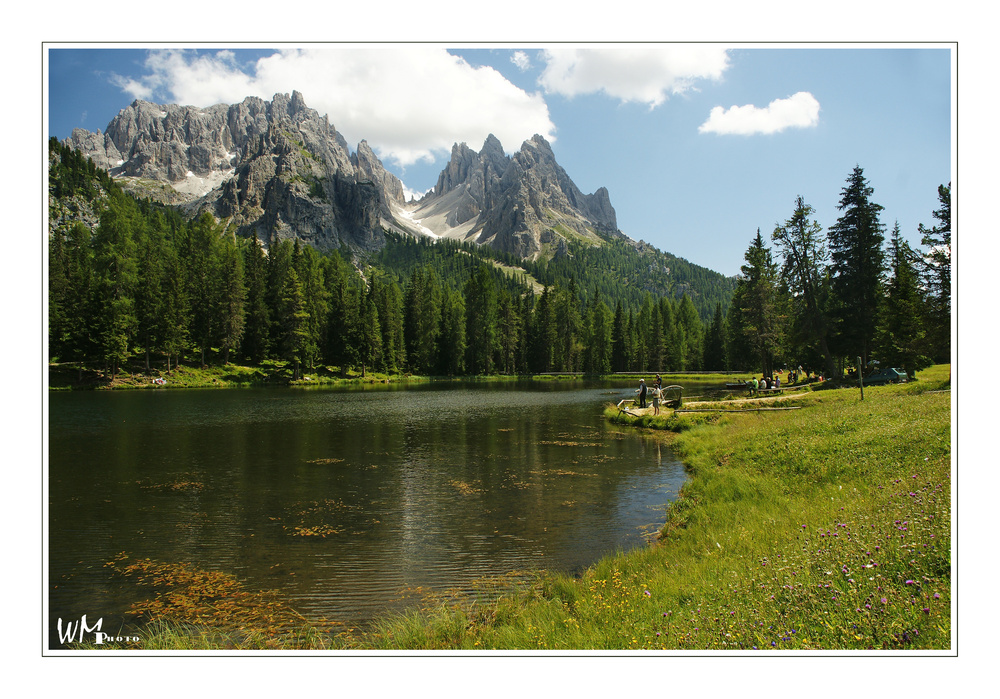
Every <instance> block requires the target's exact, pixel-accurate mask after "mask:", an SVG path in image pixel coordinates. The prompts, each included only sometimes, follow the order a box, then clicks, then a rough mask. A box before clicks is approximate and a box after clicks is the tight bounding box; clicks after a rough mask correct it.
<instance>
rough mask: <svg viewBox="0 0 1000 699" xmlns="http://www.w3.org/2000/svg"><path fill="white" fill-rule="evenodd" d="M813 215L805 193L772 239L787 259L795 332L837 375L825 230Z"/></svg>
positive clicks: (785, 270)
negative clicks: (830, 337) (831, 332)
mask: <svg viewBox="0 0 1000 699" xmlns="http://www.w3.org/2000/svg"><path fill="white" fill-rule="evenodd" d="M812 215H813V208H812V207H811V206H809V205H808V204H806V203H805V200H804V199H803V198H802V197H801V196H798V197H796V198H795V210H794V211H793V212H792V216H791V218H789V219H788V220H787V221H785V224H784V225H783V226H776V227H775V229H774V233H773V234H772V235H771V239H772V240H773V241H774V243H775V245H776V246H777V248H778V251H779V252H780V253H781V255H782V257H783V259H784V265H783V266H782V276H783V278H784V280H785V282H786V284H787V285H788V287H789V290H790V292H791V296H792V299H793V302H792V303H793V310H792V318H793V323H792V325H793V334H795V335H796V336H797V337H798V338H800V342H801V343H802V344H804V345H806V346H807V347H810V348H815V350H817V351H818V352H819V353H820V354H821V355H822V357H823V362H824V365H825V367H826V372H827V375H828V376H833V375H834V374H835V366H834V361H833V353H832V352H831V351H830V344H829V340H828V337H829V332H830V320H829V318H828V313H827V306H828V303H829V296H830V284H829V275H828V274H827V270H826V260H827V258H828V254H827V251H826V248H825V246H824V244H823V237H822V232H823V229H822V227H821V226H820V225H819V223H818V222H816V221H814V220H811V216H812Z"/></svg>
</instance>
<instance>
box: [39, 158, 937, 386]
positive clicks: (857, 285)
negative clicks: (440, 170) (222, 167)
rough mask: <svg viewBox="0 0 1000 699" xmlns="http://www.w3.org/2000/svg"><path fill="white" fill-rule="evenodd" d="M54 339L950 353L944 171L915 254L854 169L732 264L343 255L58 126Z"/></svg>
mask: <svg viewBox="0 0 1000 699" xmlns="http://www.w3.org/2000/svg"><path fill="white" fill-rule="evenodd" d="M50 163H51V167H50V182H49V195H50V198H49V214H50V222H49V231H50V237H49V289H48V293H49V353H50V358H51V360H52V361H53V362H60V363H69V364H76V365H78V366H81V367H83V366H86V367H90V368H94V369H101V370H103V371H106V372H108V373H110V374H111V375H114V374H115V373H116V372H117V371H118V370H119V369H120V368H122V367H125V366H129V367H131V368H132V369H133V370H134V369H135V368H137V367H138V368H141V369H144V370H147V371H150V370H153V369H156V370H159V369H161V368H166V369H168V370H169V368H170V366H171V365H176V364H177V363H197V364H199V365H206V364H225V363H228V362H238V363H249V364H252V365H253V364H260V363H261V362H264V361H268V360H271V361H274V360H277V361H281V362H286V363H287V366H288V367H289V371H290V374H291V376H292V378H298V377H300V376H301V375H302V373H303V372H304V371H311V370H313V369H314V368H316V367H318V366H323V367H326V368H327V370H328V371H329V370H333V371H339V372H340V373H341V374H343V375H348V374H350V373H352V372H354V373H356V372H360V373H365V372H367V371H377V372H384V373H416V374H423V375H463V374H476V375H478V374H493V373H506V374H525V373H539V372H583V373H589V374H606V373H609V372H614V371H649V372H654V371H658V372H676V371H697V370H741V371H754V372H761V371H762V372H763V373H765V374H770V373H772V372H774V371H776V370H778V369H780V368H782V367H789V368H792V367H797V366H799V365H804V366H805V368H807V369H812V370H814V371H816V372H823V373H825V374H826V375H828V376H840V375H841V374H842V373H843V371H844V369H845V367H853V366H855V365H856V364H857V361H856V360H857V359H858V358H860V359H861V364H862V367H864V368H865V369H870V368H871V367H874V366H875V365H876V363H881V365H882V366H886V365H889V366H894V367H903V368H905V369H906V370H907V373H909V374H910V375H911V376H912V374H913V372H915V371H918V370H920V369H922V368H923V367H925V366H927V365H929V364H930V363H931V362H947V361H949V360H950V354H951V345H950V328H951V227H950V224H951V189H950V186H945V185H941V187H940V188H939V191H938V195H939V200H940V203H941V208H940V209H938V210H936V211H934V212H933V216H934V217H935V219H936V220H937V225H935V226H934V227H931V228H925V227H924V226H921V227H920V233H921V234H922V242H923V244H924V245H925V246H926V247H927V250H926V251H925V252H922V253H921V252H918V251H915V250H913V249H912V248H911V247H910V246H909V245H908V244H907V243H906V242H905V241H904V240H903V238H902V235H901V233H900V231H899V228H898V225H897V226H896V227H895V228H894V230H893V232H892V236H891V238H890V240H889V241H888V244H887V243H886V241H885V236H884V230H885V226H884V225H883V224H882V223H881V220H880V215H881V212H882V207H881V206H880V205H878V204H876V203H875V202H874V201H873V199H872V197H873V192H874V188H873V187H872V186H871V185H870V184H869V183H868V182H867V180H866V179H865V178H864V175H863V171H862V170H861V169H860V168H856V169H855V171H854V172H853V173H852V174H851V176H850V177H849V178H848V180H847V185H846V186H845V188H844V190H843V191H842V193H841V203H840V206H839V208H840V210H841V211H842V212H843V215H842V216H841V218H839V219H838V220H837V222H836V223H835V224H834V225H833V226H831V227H830V228H829V229H828V231H827V233H826V234H825V235H824V233H823V228H822V226H820V224H819V223H818V222H817V221H815V220H813V218H812V214H813V209H812V207H811V206H809V205H808V204H806V203H805V202H804V201H803V200H802V198H801V197H799V198H798V199H796V201H795V206H794V209H793V211H792V214H791V217H790V218H789V219H788V220H787V221H786V222H785V223H784V224H783V225H778V226H776V227H775V230H774V231H773V233H772V234H771V236H770V239H771V241H772V242H773V243H774V245H775V250H774V252H775V254H774V255H772V249H771V248H770V247H768V245H767V242H766V239H765V237H764V236H763V235H761V234H760V232H759V231H758V233H757V236H756V238H754V239H753V241H752V242H751V243H750V246H749V247H748V249H747V251H746V255H745V259H746V264H745V265H744V266H743V267H742V268H741V274H740V275H739V276H738V277H737V278H736V279H727V278H724V277H722V276H721V275H718V274H716V273H714V272H711V271H710V270H706V269H704V268H701V267H698V266H696V265H692V264H690V263H688V262H686V261H684V260H680V259H678V258H675V257H673V256H670V255H668V254H666V253H662V252H660V251H657V250H654V249H652V248H650V247H649V246H646V245H644V244H634V243H631V242H630V241H625V240H619V239H611V240H606V241H605V244H604V245H601V246H594V245H585V244H575V243H571V244H569V245H567V246H565V248H563V249H562V250H561V251H560V252H558V253H557V254H556V255H555V256H554V257H553V258H552V259H551V260H548V261H539V262H526V261H522V260H520V259H517V258H515V257H513V256H510V255H506V254H504V253H501V252H498V251H496V250H493V249H491V248H486V247H477V246H475V245H472V244H462V243H457V242H454V241H445V240H442V241H438V242H433V243H432V242H430V241H428V240H426V239H420V240H417V239H413V238H408V237H402V236H397V235H395V234H392V233H388V232H387V233H386V245H385V246H384V247H383V248H382V249H380V250H379V251H378V252H373V253H368V254H367V255H366V256H361V257H356V258H352V259H345V258H343V257H341V255H340V254H339V253H338V252H333V253H331V254H320V253H318V252H317V251H316V250H315V249H313V248H312V247H309V246H307V245H303V244H301V243H300V242H299V241H297V240H295V241H292V240H282V241H281V242H279V243H276V244H274V245H272V246H271V248H270V249H269V250H265V249H264V247H263V246H262V245H261V244H260V243H259V242H258V241H257V239H256V238H255V237H254V238H250V239H247V238H237V237H236V236H235V235H234V232H233V226H231V225H230V223H229V222H227V221H225V220H223V221H218V220H216V219H215V218H213V216H212V215H211V214H209V213H204V214H202V215H201V216H199V217H197V218H196V219H194V220H186V219H184V218H183V217H182V216H181V215H180V214H179V213H178V212H177V211H176V210H174V209H171V208H168V207H166V206H163V205H159V204H153V203H150V202H148V201H138V200H136V199H135V198H133V197H132V196H131V195H129V194H127V193H125V192H124V191H123V190H122V189H121V188H120V187H119V186H118V185H117V184H116V183H115V182H114V181H113V180H112V179H111V178H109V177H108V175H107V173H106V172H104V171H102V170H101V169H99V168H96V167H94V165H93V163H92V162H90V161H89V160H85V159H84V158H83V157H81V156H80V154H79V153H78V152H77V151H74V150H71V149H69V148H68V147H66V146H62V145H60V144H59V143H58V142H56V141H54V140H53V141H52V142H50Z"/></svg>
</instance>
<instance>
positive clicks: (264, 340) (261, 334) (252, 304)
mask: <svg viewBox="0 0 1000 699" xmlns="http://www.w3.org/2000/svg"><path fill="white" fill-rule="evenodd" d="M243 278H244V282H245V286H246V313H245V318H246V322H245V326H244V329H243V345H242V353H243V356H244V357H246V358H247V359H249V360H250V361H251V362H253V363H255V364H259V363H260V362H262V361H264V358H265V357H266V356H267V350H268V339H269V335H270V317H269V313H268V308H267V258H266V257H265V256H264V248H263V246H262V245H261V244H260V241H259V240H258V239H257V233H256V232H254V234H253V237H252V238H251V239H250V240H249V241H248V242H247V244H246V245H244V247H243Z"/></svg>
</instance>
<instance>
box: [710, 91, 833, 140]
mask: <svg viewBox="0 0 1000 699" xmlns="http://www.w3.org/2000/svg"><path fill="white" fill-rule="evenodd" d="M818 123H819V102H818V101H817V100H816V98H815V97H813V96H812V95H811V94H810V93H808V92H796V93H795V94H794V95H792V96H791V97H787V98H785V99H776V100H774V101H773V102H771V103H770V104H769V105H767V106H766V107H755V106H754V105H752V104H745V105H743V106H741V107H738V106H736V105H733V106H732V107H730V108H729V109H723V108H722V107H713V108H712V111H711V113H709V116H708V120H707V121H705V123H704V124H702V125H701V126H699V127H698V132H699V133H718V134H741V135H749V134H771V133H778V132H780V131H784V130H785V129H790V128H797V129H802V128H808V127H811V126H816V124H818Z"/></svg>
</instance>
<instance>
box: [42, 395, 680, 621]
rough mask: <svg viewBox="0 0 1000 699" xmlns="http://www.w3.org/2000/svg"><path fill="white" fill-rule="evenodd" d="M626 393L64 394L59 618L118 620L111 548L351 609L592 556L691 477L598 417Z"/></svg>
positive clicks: (53, 441)
mask: <svg viewBox="0 0 1000 699" xmlns="http://www.w3.org/2000/svg"><path fill="white" fill-rule="evenodd" d="M627 394H629V390H628V389H622V390H621V397H624V396H625V395H627ZM619 399H620V397H619V396H616V395H613V394H609V391H608V390H607V388H606V387H603V388H587V389H579V388H572V389H570V388H569V387H566V386H561V385H546V384H533V383H527V384H524V383H519V384H483V385H481V386H472V387H470V386H468V385H462V386H456V385H450V384H442V385H429V386H418V387H411V388H408V389H403V390H400V389H398V388H396V387H391V388H390V389H386V390H377V391H372V390H364V391H361V390H346V391H345V390H309V391H295V390H277V389H271V390H240V391H155V392H135V393H120V394H113V393H100V392H93V393H78V394H55V395H53V396H52V397H51V400H50V441H49V448H50V452H49V459H50V466H49V497H50V501H49V505H50V535H49V557H50V564H49V571H50V583H51V584H50V617H51V618H52V620H53V625H54V620H55V619H56V618H57V617H59V616H62V617H63V618H71V617H74V616H75V617H79V615H80V614H83V613H87V614H89V615H91V617H93V616H100V615H104V616H105V617H106V618H108V617H111V618H118V617H120V618H122V619H125V618H126V615H125V612H126V611H127V609H128V606H129V604H130V603H131V602H132V601H134V599H135V595H136V594H138V593H137V591H136V590H134V589H129V588H128V586H126V585H124V584H122V583H121V582H120V581H116V580H114V579H112V578H111V577H110V576H109V574H108V572H107V571H106V569H104V568H103V564H104V563H105V562H106V561H108V560H110V559H111V557H113V556H114V555H115V554H116V553H118V552H120V551H127V552H128V553H130V554H131V555H133V556H135V557H149V558H153V559H157V560H163V561H167V562H179V561H189V562H192V563H194V564H196V565H198V566H200V567H203V568H208V569H214V570H223V571H226V572H230V573H235V574H236V575H237V576H239V577H240V578H242V579H245V580H247V581H248V583H249V584H250V585H251V586H254V587H257V588H277V589H281V590H282V591H284V592H285V593H286V594H287V595H288V596H289V597H290V599H291V600H292V603H293V606H294V607H295V608H296V609H298V610H299V611H300V612H302V613H304V614H306V615H309V614H315V615H321V616H326V617H328V618H333V619H338V620H343V621H345V622H348V623H358V622H363V621H364V620H366V619H369V618H370V617H371V616H372V615H374V614H376V613H378V612H380V611H382V610H384V609H386V608H387V607H389V606H391V604H392V600H394V599H397V598H398V597H399V595H400V591H401V590H403V589H404V588H407V587H417V586H420V587H426V588H432V589H438V590H442V589H446V588H453V587H458V588H462V587H467V586H468V585H470V584H471V582H472V581H473V580H475V579H476V578H478V577H482V576H488V575H496V574H502V573H506V572H510V571H514V570H521V569H527V568H537V567H544V568H550V569H558V570H564V571H581V570H582V569H584V568H585V567H586V566H588V565H590V564H591V563H593V562H594V561H595V560H596V559H597V558H599V557H600V556H602V555H604V554H606V553H610V552H613V551H615V550H616V549H619V548H629V547H632V546H636V545H639V544H640V543H641V541H642V537H643V534H644V531H648V530H651V529H654V528H655V527H656V525H657V524H659V523H662V521H663V509H664V506H665V504H666V503H667V502H668V501H670V500H672V499H673V498H674V497H675V496H676V492H677V489H678V488H679V487H680V485H681V483H682V482H683V479H684V472H683V467H682V466H681V464H680V463H679V462H678V461H676V459H674V457H673V456H672V454H670V452H669V451H666V450H663V449H662V447H660V446H659V445H658V444H657V443H655V442H653V441H648V440H645V439H643V438H641V437H639V436H637V435H635V434H632V433H628V432H621V431H618V430H616V429H614V428H611V427H609V426H607V425H606V424H605V423H604V422H603V420H602V418H601V411H602V409H603V406H604V404H606V403H608V402H616V401H617V400H619ZM310 534H312V535H310Z"/></svg>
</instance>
